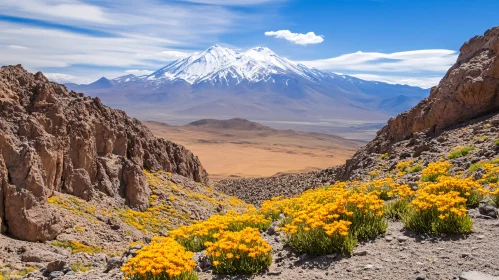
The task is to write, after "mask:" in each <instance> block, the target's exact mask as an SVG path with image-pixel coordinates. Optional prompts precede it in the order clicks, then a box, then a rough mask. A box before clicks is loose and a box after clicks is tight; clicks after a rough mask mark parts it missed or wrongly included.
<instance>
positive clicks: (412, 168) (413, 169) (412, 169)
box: [409, 164, 423, 173]
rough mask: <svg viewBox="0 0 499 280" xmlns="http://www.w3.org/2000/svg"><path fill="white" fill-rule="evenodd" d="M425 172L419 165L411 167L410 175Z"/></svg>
mask: <svg viewBox="0 0 499 280" xmlns="http://www.w3.org/2000/svg"><path fill="white" fill-rule="evenodd" d="M421 170H423V167H422V166H421V165H419V164H416V165H414V166H411V167H409V173H415V172H419V171H421Z"/></svg>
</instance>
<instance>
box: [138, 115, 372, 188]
mask: <svg viewBox="0 0 499 280" xmlns="http://www.w3.org/2000/svg"><path fill="white" fill-rule="evenodd" d="M145 124H146V125H147V126H148V127H149V128H150V129H151V131H152V132H153V133H154V134H155V135H156V136H159V137H162V138H165V139H168V140H171V141H173V142H176V143H179V144H182V145H184V146H185V147H187V148H188V149H189V150H191V151H192V152H193V153H194V154H195V155H197V156H199V158H200V160H201V163H202V164H203V166H204V167H205V168H206V170H207V171H208V172H209V174H210V178H211V179H212V180H214V181H218V180H221V179H225V178H236V177H261V176H271V175H274V174H277V173H289V172H302V171H312V170H317V169H322V168H327V167H330V166H333V165H338V164H342V163H344V162H345V160H346V159H347V158H349V157H350V156H352V155H353V153H355V151H356V150H357V149H358V148H359V147H360V146H361V145H362V144H363V143H362V142H356V141H351V140H346V139H343V138H340V137H336V136H332V135H328V134H318V133H302V132H295V131H290V130H275V129H271V128H268V127H265V126H260V125H258V124H255V123H249V122H248V123H243V124H241V123H238V122H235V123H227V122H225V123H207V124H202V125H186V126H169V125H166V124H162V123H157V122H145ZM242 159H244V160H242Z"/></svg>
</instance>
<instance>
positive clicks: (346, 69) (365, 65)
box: [298, 49, 458, 88]
mask: <svg viewBox="0 0 499 280" xmlns="http://www.w3.org/2000/svg"><path fill="white" fill-rule="evenodd" d="M457 56H458V53H457V52H456V51H453V50H445V49H429V50H412V51H403V52H394V53H380V52H361V51H359V52H355V53H349V54H344V55H340V56H337V57H332V58H328V59H318V60H309V61H299V62H298V63H302V64H304V65H306V66H308V67H314V68H317V69H321V70H329V71H333V72H341V73H345V74H348V75H350V76H354V77H357V78H359V79H364V80H371V81H381V82H386V83H391V84H406V85H411V86H419V87H424V88H429V87H432V86H435V85H437V84H438V82H439V81H440V79H441V78H442V77H443V75H444V73H445V72H446V71H447V70H448V69H449V68H450V67H451V66H452V65H453V64H454V63H455V62H456V59H457Z"/></svg>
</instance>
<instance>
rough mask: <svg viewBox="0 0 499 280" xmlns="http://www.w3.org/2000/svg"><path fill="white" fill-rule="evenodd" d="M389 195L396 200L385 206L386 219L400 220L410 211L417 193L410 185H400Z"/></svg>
mask: <svg viewBox="0 0 499 280" xmlns="http://www.w3.org/2000/svg"><path fill="white" fill-rule="evenodd" d="M388 195H389V196H390V197H393V198H394V200H393V201H389V202H387V203H386V204H385V217H387V218H391V219H400V218H402V217H403V216H404V215H406V214H407V212H408V211H409V204H410V201H411V200H412V199H413V197H414V195H415V192H414V191H413V190H412V189H411V187H409V185H399V186H397V187H396V188H394V189H393V190H392V191H391V192H389V193H388Z"/></svg>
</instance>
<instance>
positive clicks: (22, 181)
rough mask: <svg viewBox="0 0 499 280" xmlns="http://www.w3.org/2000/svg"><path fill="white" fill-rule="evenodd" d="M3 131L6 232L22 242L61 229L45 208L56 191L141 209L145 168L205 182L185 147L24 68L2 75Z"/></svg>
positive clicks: (0, 215)
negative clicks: (156, 135) (115, 201)
mask: <svg viewBox="0 0 499 280" xmlns="http://www.w3.org/2000/svg"><path fill="white" fill-rule="evenodd" d="M0 130H1V131H2V133H1V134H0V187H1V189H0V190H1V191H0V221H1V226H2V233H6V234H8V235H9V236H12V237H14V238H17V239H21V240H27V241H45V240H51V239H54V238H55V237H56V236H57V235H58V234H60V233H61V232H62V231H63V230H64V227H65V223H64V221H62V218H61V215H60V214H59V212H58V211H57V209H55V208H54V207H51V206H50V205H49V204H48V203H47V198H48V197H50V196H52V195H53V194H54V192H61V193H67V194H71V195H74V196H76V197H78V198H82V199H84V200H92V198H97V197H99V196H100V195H102V194H105V195H106V196H108V197H113V198H117V199H119V200H122V201H124V202H126V204H127V205H128V206H130V207H132V208H135V209H138V210H144V209H146V208H147V207H148V206H149V195H150V193H151V190H150V188H149V186H148V183H147V182H146V177H145V175H144V173H143V170H144V169H147V170H151V171H157V170H164V171H169V172H173V173H177V174H180V175H182V176H185V177H188V178H191V179H193V180H195V181H197V182H201V183H206V182H207V181H208V175H207V173H206V171H205V170H204V169H203V167H202V165H201V163H200V162H199V160H198V158H197V157H195V156H194V155H193V154H192V153H191V152H190V151H188V150H186V149H185V148H184V147H182V146H180V145H177V144H175V143H172V142H169V141H165V140H162V139H157V138H155V137H154V136H153V135H152V134H151V133H150V132H149V131H148V129H147V128H145V127H144V126H143V125H142V124H141V123H140V122H139V121H137V120H135V119H132V118H129V117H127V116H126V114H125V113H124V112H122V111H118V110H113V109H110V108H108V107H106V106H104V105H102V103H101V101H100V100H99V99H98V98H95V99H92V98H89V97H85V96H83V95H82V94H78V93H76V92H73V91H71V92H68V91H67V90H66V88H65V87H64V86H63V85H59V84H56V83H51V82H49V81H48V80H47V78H46V77H44V76H43V74H42V73H36V74H34V75H33V74H31V73H29V72H27V71H26V70H24V69H23V68H22V67H21V66H20V65H17V66H8V67H2V68H1V69H0Z"/></svg>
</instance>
